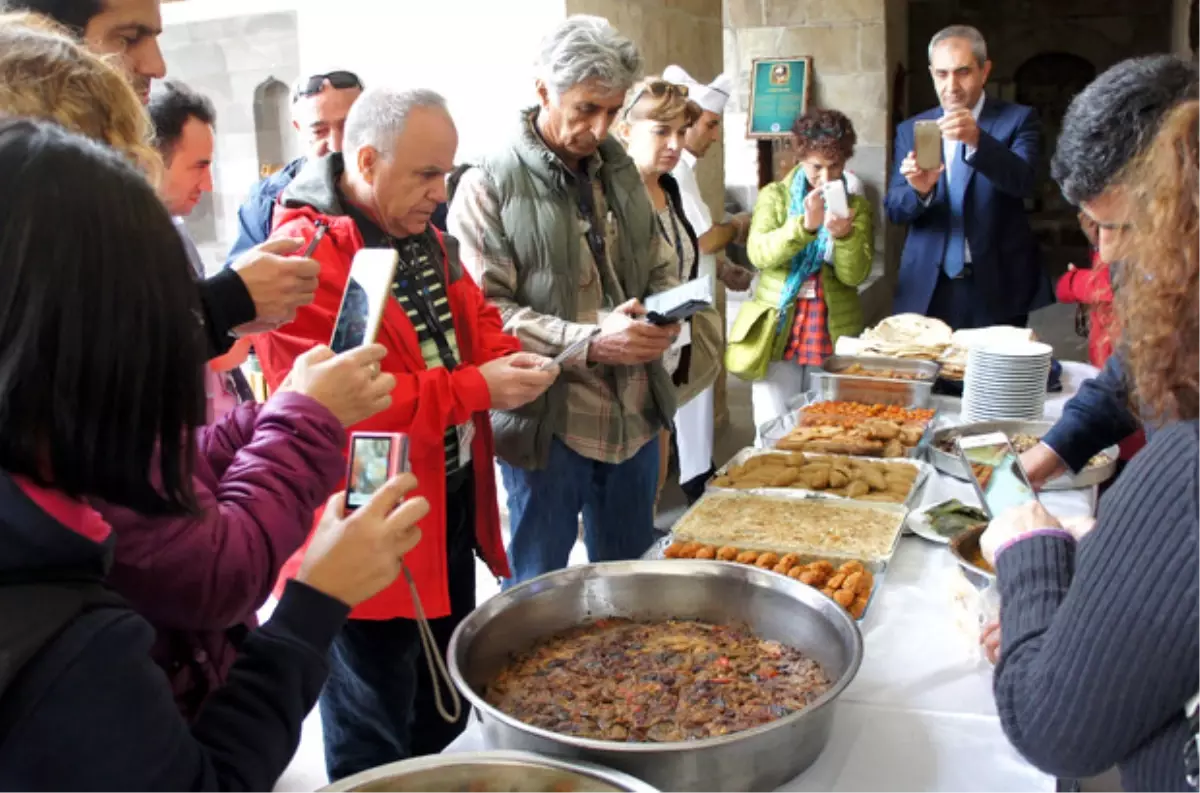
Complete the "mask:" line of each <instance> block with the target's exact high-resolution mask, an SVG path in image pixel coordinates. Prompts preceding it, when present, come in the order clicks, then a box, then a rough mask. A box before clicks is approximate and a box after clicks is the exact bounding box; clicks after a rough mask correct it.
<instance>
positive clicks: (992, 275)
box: [885, 97, 1053, 325]
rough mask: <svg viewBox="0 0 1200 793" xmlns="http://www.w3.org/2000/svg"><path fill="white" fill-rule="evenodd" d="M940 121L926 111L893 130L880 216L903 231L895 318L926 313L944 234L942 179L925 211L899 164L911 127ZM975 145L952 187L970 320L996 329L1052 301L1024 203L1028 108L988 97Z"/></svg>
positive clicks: (1031, 177)
mask: <svg viewBox="0 0 1200 793" xmlns="http://www.w3.org/2000/svg"><path fill="white" fill-rule="evenodd" d="M941 117H942V109H941V108H937V109H935V110H929V111H926V112H924V113H922V114H920V115H918V116H915V117H913V118H910V119H908V120H907V121H905V122H904V123H903V124H901V125H900V126H899V127H897V128H896V142H895V145H896V151H895V164H894V166H893V170H892V178H891V181H890V182H889V184H888V192H887V200H886V202H885V203H886V207H887V214H888V218H889V219H890V220H891V221H892V222H893V223H896V224H899V225H904V226H908V237H907V239H906V240H905V242H904V254H903V256H902V257H901V260H900V282H899V284H898V285H897V287H896V298H895V305H894V310H895V312H896V313H897V314H899V313H905V312H912V313H916V314H924V313H926V312H927V311H928V310H929V303H930V300H931V299H932V297H933V290H934V288H935V287H936V286H937V280H938V273H939V272H940V271H941V269H942V261H943V259H944V257H945V250H946V240H947V238H948V237H949V233H950V200H949V194H948V193H947V186H946V177H945V175H943V176H942V179H941V181H940V182H939V183H938V186H937V188H936V190H935V191H934V195H933V200H932V201H931V202H930V203H929V205H928V206H926V205H925V204H924V203H922V202H921V200H920V198H918V197H917V193H916V191H915V190H913V189H912V187H910V186H909V184H908V182H907V181H906V180H905V178H904V177H903V176H901V175H900V164H901V163H902V162H903V161H904V158H905V157H907V156H908V153H909V152H910V151H912V149H913V125H914V123H915V122H917V121H920V120H924V119H938V118H941ZM979 129H980V134H979V145H978V146H977V147H976V149H975V153H974V154H973V155H972V156H971V158H970V159H969V160H968V161H967V162H966V163H965V164H964V163H963V162H962V161H960V162H958V163H957V164H956V165H955V169H956V170H955V179H954V189H955V190H960V189H961V190H964V191H965V195H964V196H963V212H964V215H965V217H966V233H967V241H968V243H969V245H970V249H971V259H972V263H971V268H972V270H973V271H974V273H975V285H976V288H975V295H976V300H977V301H978V303H977V305H976V306H975V307H974V312H973V313H974V314H975V315H976V317H977V318H978V319H979V320H980V322H979V324H981V325H985V324H997V323H1002V322H1005V321H1007V320H1009V319H1012V318H1013V317H1015V316H1017V315H1020V314H1026V313H1028V312H1030V311H1032V310H1034V309H1037V308H1041V307H1043V306H1047V305H1049V304H1050V303H1052V302H1053V292H1052V291H1051V289H1050V280H1049V278H1047V276H1046V273H1045V271H1044V270H1043V268H1042V260H1041V252H1040V250H1039V249H1038V245H1037V240H1036V239H1035V238H1034V236H1033V229H1031V228H1030V226H1029V219H1028V217H1027V216H1026V214H1025V205H1024V200H1025V199H1026V198H1029V197H1031V196H1032V195H1033V191H1034V187H1035V185H1036V181H1037V179H1036V172H1037V163H1038V154H1039V151H1040V149H1041V124H1040V123H1039V122H1038V119H1037V114H1036V113H1035V112H1034V111H1033V108H1029V107H1025V106H1023V105H1015V104H1012V103H1009V102H1002V101H1000V100H998V99H992V98H990V97H989V98H988V99H987V100H986V101H985V102H984V104H983V110H982V111H981V112H980V114H979Z"/></svg>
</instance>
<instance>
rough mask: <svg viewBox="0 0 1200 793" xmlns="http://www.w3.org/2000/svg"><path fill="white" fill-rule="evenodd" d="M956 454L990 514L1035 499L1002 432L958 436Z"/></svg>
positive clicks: (1023, 472)
mask: <svg viewBox="0 0 1200 793" xmlns="http://www.w3.org/2000/svg"><path fill="white" fill-rule="evenodd" d="M958 455H959V458H960V459H961V460H962V461H963V463H964V464H965V465H966V467H967V470H969V471H970V472H971V484H973V485H974V486H975V492H976V493H977V494H978V495H979V500H980V502H981V503H982V504H983V508H984V510H986V511H987V513H988V516H989V517H992V518H995V517H996V516H997V515H1000V514H1002V513H1004V512H1006V511H1008V510H1010V509H1012V508H1013V507H1019V506H1021V505H1022V504H1028V503H1029V502H1031V501H1037V500H1038V497H1037V493H1036V492H1035V491H1034V489H1033V485H1032V484H1030V483H1029V475H1028V474H1026V473H1025V469H1024V468H1022V467H1021V458H1020V455H1018V454H1017V451H1016V449H1014V448H1013V446H1012V443H1011V442H1010V441H1009V440H1008V436H1007V435H1005V434H1004V433H1003V432H989V433H986V434H983V435H969V436H967V437H965V438H959V439H958Z"/></svg>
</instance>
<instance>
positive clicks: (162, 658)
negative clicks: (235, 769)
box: [95, 393, 346, 718]
mask: <svg viewBox="0 0 1200 793" xmlns="http://www.w3.org/2000/svg"><path fill="white" fill-rule="evenodd" d="M345 444H346V433H345V430H344V429H342V425H341V424H340V423H339V422H338V420H337V419H336V418H335V417H334V416H333V414H332V413H330V412H329V411H328V410H327V409H326V408H325V407H324V406H322V405H321V404H320V403H318V402H316V401H315V400H313V399H310V398H308V397H306V396H303V395H300V394H295V393H283V394H277V395H275V396H274V397H272V398H271V400H270V401H268V402H267V403H265V404H261V405H260V404H256V403H248V404H244V405H240V406H238V407H237V408H235V409H234V410H233V411H231V412H230V413H229V414H228V415H227V416H226V417H225V418H223V419H220V420H219V421H217V422H216V423H215V424H210V425H208V426H206V427H204V428H203V429H202V430H200V432H199V435H198V438H197V446H198V448H197V452H198V453H197V460H196V471H195V486H196V497H197V500H198V501H199V505H200V512H199V514H196V515H187V516H182V517H165V518H153V517H145V516H143V515H141V514H138V513H135V512H132V511H130V510H127V509H124V508H121V507H113V506H109V505H107V504H96V505H95V507H96V509H98V510H99V511H100V513H101V514H102V515H103V516H104V518H105V519H106V520H108V521H109V523H110V524H112V527H113V532H114V534H115V535H116V549H115V552H114V559H113V566H112V571H111V573H110V575H109V580H110V582H111V583H112V585H113V587H115V588H116V590H117V591H118V592H120V593H121V594H122V595H123V596H124V597H126V598H127V599H128V600H129V602H130V604H131V605H132V606H133V607H134V609H136V610H137V611H138V612H139V613H140V614H141V615H142V616H144V617H145V618H146V619H147V620H149V621H150V623H151V624H152V625H153V626H154V627H155V629H156V631H157V633H158V638H157V641H156V642H155V645H154V647H153V649H152V650H151V655H152V656H153V658H154V660H155V661H156V662H157V663H158V664H159V665H160V666H162V667H163V668H164V669H165V670H166V672H167V675H168V676H169V677H170V678H171V683H172V686H173V688H174V689H175V695H176V700H177V701H178V703H179V706H180V709H181V710H182V711H183V713H184V715H185V716H187V717H188V718H193V717H195V715H196V712H197V711H198V710H199V707H200V705H201V704H202V703H203V702H204V700H205V699H206V698H207V697H208V695H209V693H211V692H212V691H213V690H214V689H215V688H216V687H217V686H218V685H219V684H220V683H221V682H223V681H224V679H225V675H226V673H227V672H228V670H229V666H230V665H231V664H232V663H233V659H234V656H235V655H236V652H237V645H238V643H240V641H241V638H242V636H243V635H244V634H245V633H246V631H247V630H248V629H249V628H252V627H254V626H255V624H256V620H255V616H254V615H255V612H256V611H257V610H258V609H260V608H261V607H262V606H263V604H264V603H266V601H267V597H268V596H269V595H270V594H271V588H272V587H273V586H274V584H275V580H276V578H277V577H278V575H279V571H280V568H282V567H283V563H284V562H286V561H287V559H288V557H290V556H291V555H292V554H293V553H294V552H295V551H296V550H297V549H298V548H300V546H301V545H302V544H303V543H304V540H305V539H306V538H307V536H308V533H309V531H310V529H311V528H312V521H313V512H314V511H315V510H316V509H317V507H319V506H321V505H322V504H324V502H325V500H326V499H327V498H328V497H329V495H330V493H332V491H333V488H334V487H335V486H336V485H337V483H338V481H339V479H340V478H341V476H342V474H343V473H345V470H344V467H345V460H344V458H343V456H342V449H343V448H344V446H345Z"/></svg>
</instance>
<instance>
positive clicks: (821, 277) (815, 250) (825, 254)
mask: <svg viewBox="0 0 1200 793" xmlns="http://www.w3.org/2000/svg"><path fill="white" fill-rule="evenodd" d="M792 135H793V140H794V145H795V148H796V153H797V156H798V159H799V165H797V166H796V168H795V169H793V170H792V172H791V173H789V174H788V175H787V176H786V177H785V178H784V179H783V181H780V182H773V183H771V184H769V185H767V186H766V187H764V188H763V189H762V191H761V192H760V193H759V196H758V201H757V203H756V204H755V206H754V218H753V220H752V221H751V224H750V239H749V242H748V244H747V253H748V254H749V256H750V261H751V262H752V263H753V264H754V266H755V267H757V268H758V269H759V271H760V274H759V278H758V286H757V287H756V289H755V291H754V297H753V299H751V300H749V301H747V302H746V303H744V304H743V305H742V308H741V310H740V311H739V313H738V316H737V319H736V321H735V322H734V325H733V330H732V332H731V333H730V339H729V350H728V352H727V356H726V361H727V364H728V368H729V370H730V371H731V372H733V373H735V374H738V375H740V376H742V377H745V378H746V379H748V380H753V381H754V386H753V402H754V423H755V426H756V427H761V426H762V425H763V424H764V423H765V422H767V421H770V420H771V419H773V418H775V417H776V416H780V415H782V414H783V413H784V412H786V411H787V408H788V404H789V403H790V402H792V401H793V400H794V399H796V397H798V396H800V395H801V394H803V393H804V391H806V390H807V388H808V380H809V372H810V370H811V369H812V368H813V367H819V366H820V365H821V363H822V361H824V359H825V358H826V357H828V356H830V355H832V354H833V346H834V344H835V343H836V342H837V339H838V337H839V336H843V335H850V336H855V335H858V334H859V333H861V332H862V329H863V316H862V306H861V305H860V303H859V299H858V286H859V284H861V283H862V282H863V281H865V280H866V278H867V276H868V275H869V274H870V272H871V260H872V258H873V257H874V253H875V237H874V229H873V227H872V222H871V206H870V204H869V203H868V202H867V199H866V198H865V197H864V196H863V195H862V183H861V182H860V181H859V180H858V179H857V178H856V177H855V176H854V175H853V174H849V173H846V171H845V167H846V161H847V160H849V159H850V157H851V156H853V154H854V144H855V141H856V140H857V136H856V135H855V133H854V126H853V125H852V124H851V123H850V119H848V118H846V116H845V115H843V114H842V113H839V112H838V111H836V110H810V111H809V112H807V113H805V114H804V115H802V116H800V117H799V118H798V119H796V123H795V126H794V127H793V128H792ZM835 183H836V184H837V186H840V187H841V188H843V189H844V190H845V193H846V196H847V204H848V207H849V215H848V216H839V215H838V214H836V213H835V212H833V211H831V210H830V208H829V207H828V206H827V201H826V198H825V191H826V190H827V189H833V190H836V189H837V186H835V187H832V188H830V187H828V186H829V185H833V184H835ZM834 207H835V208H836V202H835V204H834Z"/></svg>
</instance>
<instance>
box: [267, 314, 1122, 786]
mask: <svg viewBox="0 0 1200 793" xmlns="http://www.w3.org/2000/svg"><path fill="white" fill-rule="evenodd" d="M736 311H737V307H736V305H731V306H730V311H729V316H730V317H731V318H732V317H734V316H736ZM1074 316H1075V311H1074V307H1073V306H1058V305H1056V306H1051V307H1049V308H1047V309H1044V310H1042V311H1039V312H1037V313H1035V314H1034V315H1033V317H1032V318H1031V321H1030V325H1031V326H1032V327H1033V328H1034V330H1035V332H1036V333H1037V335H1038V338H1040V339H1042V340H1043V341H1046V342H1047V343H1049V344H1051V345H1052V346H1053V347H1054V349H1055V355H1056V356H1057V357H1059V358H1063V359H1067V360H1086V357H1087V344H1086V342H1085V341H1084V340H1083V339H1081V338H1079V337H1078V336H1076V335H1075V326H1074ZM728 395H729V397H728V401H729V423H728V424H727V425H726V426H725V427H724V428H722V430H721V431H719V432H718V434H717V437H716V443H715V447H716V448H715V452H714V457H715V458H716V460H717V461H718V462H720V461H724V460H728V459H729V458H730V457H732V456H733V455H734V454H735V453H736V452H737V451H738V450H739V449H742V448H744V447H746V446H749V445H752V444H753V442H754V426H753V421H752V420H751V409H750V386H749V384H748V383H745V382H743V381H742V380H739V379H738V378H736V377H731V378H729V383H728ZM496 479H497V486H498V487H499V489H500V490H501V495H500V506H501V512H502V514H503V513H506V512H507V509H506V507H505V503H504V499H505V496H504V494H503V486H502V485H501V483H500V477H499V475H497V477H496ZM685 503H686V500H685V499H684V496H683V492H682V491H681V490H680V489H679V486H678V482H677V481H670V482H669V483H668V486H667V488H666V489H665V491H664V492H663V495H662V499H661V501H660V504H659V517H658V520H657V521H656V522H657V524H658V527H659V528H660V529H663V530H666V529H669V528H670V526H671V525H673V524H674V522H675V521H676V520H678V519H679V517H680V516H681V515H682V514H683V511H684V505H685ZM505 538H506V540H507V522H505ZM586 562H587V552H586V551H585V550H584V548H583V545H582V543H577V544H576V545H575V548H574V550H573V551H572V553H571V564H572V565H575V564H584V563H586ZM499 591H500V587H499V585H498V583H497V582H496V579H495V578H494V577H493V576H492V575H491V573H490V572H489V571H488V569H487V567H486V566H484V565H483V564H482V563H478V564H477V567H476V593H477V597H478V601H479V602H480V603H482V602H484V601H485V600H487V599H488V598H491V597H492V596H494V595H495V594H497V593H498V592H499ZM326 781H327V779H326V776H325V765H324V760H323V757H322V745H321V724H320V718H319V717H318V715H317V712H316V710H314V711H313V713H311V714H309V717H308V719H307V721H306V722H305V725H304V734H303V737H302V740H301V744H300V749H299V751H298V752H297V753H296V757H295V759H294V760H293V762H292V765H291V766H290V767H289V768H288V771H287V773H285V774H284V776H283V777H282V778H281V779H280V781H279V785H278V786H277V788H276V789H277V790H284V791H309V790H315V789H316V788H318V787H320V786H322V785H324V784H326ZM1111 784H1112V783H1111V780H1107V779H1106V780H1105V781H1104V782H1101V783H1100V786H1099V787H1091V788H1090V789H1092V790H1104V789H1112V788H1111Z"/></svg>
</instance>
